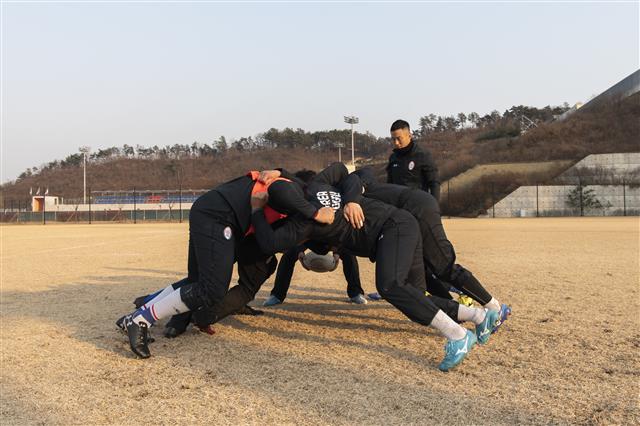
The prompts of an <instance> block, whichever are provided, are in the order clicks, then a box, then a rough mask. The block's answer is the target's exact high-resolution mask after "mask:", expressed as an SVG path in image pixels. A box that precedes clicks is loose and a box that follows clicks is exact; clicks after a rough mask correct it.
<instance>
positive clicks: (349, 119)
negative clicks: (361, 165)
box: [344, 115, 360, 168]
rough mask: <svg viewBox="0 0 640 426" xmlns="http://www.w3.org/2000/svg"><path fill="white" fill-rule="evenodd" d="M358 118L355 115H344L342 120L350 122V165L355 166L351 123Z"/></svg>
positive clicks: (356, 121)
mask: <svg viewBox="0 0 640 426" xmlns="http://www.w3.org/2000/svg"><path fill="white" fill-rule="evenodd" d="M359 121H360V119H359V118H358V117H356V116H355V115H345V116H344V122H345V123H348V124H351V165H352V166H353V167H354V168H355V167H356V152H355V143H354V136H353V135H354V134H353V125H354V124H358V122H359Z"/></svg>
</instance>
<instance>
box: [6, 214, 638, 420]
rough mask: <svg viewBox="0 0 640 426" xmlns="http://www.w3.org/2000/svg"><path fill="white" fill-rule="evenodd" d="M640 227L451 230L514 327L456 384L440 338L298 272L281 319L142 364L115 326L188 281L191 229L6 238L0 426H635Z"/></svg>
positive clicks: (163, 351) (277, 315)
mask: <svg viewBox="0 0 640 426" xmlns="http://www.w3.org/2000/svg"><path fill="white" fill-rule="evenodd" d="M638 226H639V221H638V218H563V219H454V220H448V221H445V227H446V229H447V231H448V233H449V236H450V238H451V239H452V241H453V242H454V244H455V245H456V248H457V251H458V259H459V262H460V263H463V264H465V265H466V266H467V267H468V268H469V269H471V270H472V271H474V273H475V274H476V275H477V276H478V277H479V278H480V279H481V281H483V282H484V283H485V284H486V286H487V287H488V288H489V289H490V291H492V292H493V293H494V295H496V296H497V297H498V299H500V300H501V301H504V302H508V303H510V304H511V305H512V307H513V311H514V313H513V316H512V317H511V319H510V320H509V321H508V322H507V323H506V324H505V325H504V326H503V328H502V329H501V330H500V331H499V332H498V333H497V334H495V335H494V336H493V337H492V339H491V341H490V342H489V344H488V345H487V346H483V347H476V349H474V350H473V351H472V352H471V353H470V354H469V356H468V358H467V359H466V360H465V362H464V363H463V364H462V365H461V366H460V367H459V368H458V369H456V370H454V371H452V372H449V373H441V372H440V371H438V370H437V364H438V362H439V361H440V359H441V358H442V355H443V344H444V340H443V339H442V338H441V337H439V336H437V335H436V334H435V333H434V332H432V331H430V330H429V329H427V328H425V327H421V326H418V325H416V324H413V323H411V322H409V321H408V320H407V319H405V318H404V317H403V316H402V315H401V314H400V313H399V312H398V311H396V310H395V309H393V308H392V307H391V306H390V305H389V304H387V303H386V302H375V303H369V304H368V305H366V306H355V305H351V304H348V303H346V302H345V300H346V294H345V283H344V279H343V277H342V276H341V273H340V272H334V273H331V274H313V273H310V272H306V271H304V270H302V269H301V268H298V269H297V270H296V273H295V275H294V279H293V286H292V289H291V291H290V295H289V298H288V299H287V301H286V302H285V304H283V305H280V306H279V307H274V308H268V309H265V310H266V314H265V315H263V316H260V317H245V316H236V317H230V318H227V319H225V320H224V321H222V322H221V323H220V324H218V325H216V331H217V334H215V335H213V336H208V335H205V334H202V333H199V332H196V331H193V330H189V331H188V332H187V333H186V334H185V335H184V336H181V337H180V338H178V339H173V340H168V339H165V338H163V337H161V336H160V330H161V328H162V325H163V324H162V323H161V324H159V327H158V329H159V330H157V331H156V332H155V335H156V337H157V341H156V342H155V343H153V344H152V346H151V350H152V354H153V355H152V357H151V358H150V359H147V360H139V359H136V358H135V357H134V356H133V355H132V354H131V352H130V351H129V348H128V345H127V343H126V341H125V337H124V336H123V335H122V334H121V333H119V332H118V331H117V330H116V328H115V326H114V320H115V319H116V318H118V317H119V316H120V315H121V314H123V313H126V312H128V311H130V310H131V309H132V307H133V305H132V304H131V301H132V300H133V298H134V297H135V296H138V295H140V294H144V293H147V292H150V291H152V290H154V289H157V288H160V287H163V286H165V285H167V284H169V283H171V282H173V281H174V280H177V279H179V278H181V277H182V276H183V274H184V273H185V266H186V246H187V226H186V225H184V224H182V225H180V224H143V225H141V224H138V225H118V224H108V225H100V224H97V225H96V224H93V225H47V226H39V225H14V226H2V227H0V231H1V232H2V253H1V260H2V264H1V268H2V276H1V278H2V283H1V284H2V286H1V304H0V307H1V317H0V318H1V341H0V345H1V350H0V351H1V362H2V368H1V373H0V385H1V389H0V390H1V392H0V404H1V411H0V423H1V424H3V425H7V424H20V425H22V424H47V425H48V424H64V425H72V424H141V423H143V422H144V423H148V424H184V425H191V424H208V425H224V424H230V425H236V424H367V425H369V424H384V425H388V424H456V423H458V424H514V423H526V424H530V423H535V424H540V423H544V424H638V423H640V409H639V403H640V400H639V389H640V333H639V325H640V324H639V323H640V315H639V309H640V306H639V305H640V303H639V279H640V278H639V265H638V259H639V247H638V246H639V242H638V237H639V232H638V231H639V229H638ZM360 265H361V274H362V279H363V285H364V287H365V290H366V291H374V290H375V289H374V284H373V268H372V265H371V264H370V263H369V262H368V261H367V260H366V259H362V260H361V262H360ZM272 284H273V277H272V278H271V279H269V281H268V282H267V283H266V284H265V286H264V287H263V289H262V290H261V292H260V293H259V295H258V297H257V298H256V301H254V302H253V304H256V305H257V304H261V303H262V301H263V300H264V299H265V298H266V297H267V295H268V292H269V290H270V289H271V286H272Z"/></svg>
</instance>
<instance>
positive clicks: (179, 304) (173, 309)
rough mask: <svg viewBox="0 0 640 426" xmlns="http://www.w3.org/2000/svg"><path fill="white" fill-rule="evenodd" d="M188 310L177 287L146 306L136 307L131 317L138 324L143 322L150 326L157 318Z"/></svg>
mask: <svg viewBox="0 0 640 426" xmlns="http://www.w3.org/2000/svg"><path fill="white" fill-rule="evenodd" d="M188 310H189V308H187V305H185V304H184V302H183V301H182V298H181V297H180V289H177V290H174V291H173V292H172V293H170V294H168V295H166V296H165V297H163V298H162V300H160V301H158V302H157V303H154V304H152V305H147V308H140V309H138V310H137V311H136V313H135V315H134V317H133V322H135V323H136V324H138V325H139V324H140V323H144V324H145V325H146V326H147V327H151V326H152V325H153V324H155V322H156V321H158V320H159V319H162V318H165V317H168V316H170V315H175V314H181V313H183V312H187V311H188Z"/></svg>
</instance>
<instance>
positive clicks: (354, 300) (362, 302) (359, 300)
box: [349, 294, 367, 305]
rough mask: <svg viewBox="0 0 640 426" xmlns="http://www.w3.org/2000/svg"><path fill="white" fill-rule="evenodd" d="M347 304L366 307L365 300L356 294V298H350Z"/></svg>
mask: <svg viewBox="0 0 640 426" xmlns="http://www.w3.org/2000/svg"><path fill="white" fill-rule="evenodd" d="M349 302H351V303H355V304H356V305H366V304H367V299H365V298H364V296H363V295H361V294H358V295H357V296H353V297H350V298H349Z"/></svg>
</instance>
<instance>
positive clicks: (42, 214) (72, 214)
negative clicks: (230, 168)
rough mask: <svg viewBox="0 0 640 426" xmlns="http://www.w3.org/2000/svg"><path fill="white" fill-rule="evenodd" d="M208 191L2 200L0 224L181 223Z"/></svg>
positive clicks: (92, 194)
mask: <svg viewBox="0 0 640 426" xmlns="http://www.w3.org/2000/svg"><path fill="white" fill-rule="evenodd" d="M206 191H207V190H192V189H189V190H180V189H178V190H153V191H151V190H143V191H140V190H135V189H133V190H127V191H93V192H92V191H89V195H87V197H86V198H84V197H83V198H81V199H61V198H59V197H53V196H48V195H47V196H40V195H37V196H34V197H32V198H30V199H9V200H7V199H4V200H2V203H1V205H0V222H4V223H43V224H46V223H47V222H49V223H51V222H58V223H93V222H118V223H137V222H182V221H188V220H189V211H190V209H191V205H192V204H193V202H194V201H195V200H196V199H197V198H198V197H199V196H200V195H202V194H203V193H205V192H206Z"/></svg>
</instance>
